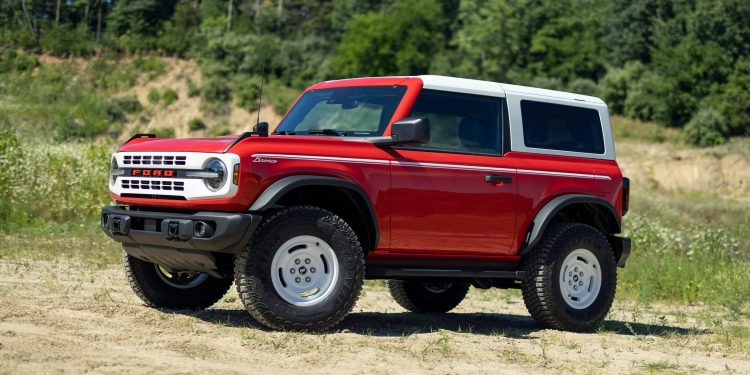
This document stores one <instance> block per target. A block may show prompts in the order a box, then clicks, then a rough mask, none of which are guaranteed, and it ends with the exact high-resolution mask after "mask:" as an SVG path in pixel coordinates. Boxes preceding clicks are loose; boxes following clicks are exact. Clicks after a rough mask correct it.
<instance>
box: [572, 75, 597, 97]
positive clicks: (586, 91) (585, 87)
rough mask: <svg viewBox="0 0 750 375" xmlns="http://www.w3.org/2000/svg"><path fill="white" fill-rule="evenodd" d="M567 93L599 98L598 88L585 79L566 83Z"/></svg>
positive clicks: (594, 83)
mask: <svg viewBox="0 0 750 375" xmlns="http://www.w3.org/2000/svg"><path fill="white" fill-rule="evenodd" d="M567 91H570V92H574V93H576V94H583V95H591V96H599V87H598V86H597V85H596V82H594V81H592V80H590V79H586V78H578V79H574V80H573V81H571V82H570V83H568V88H567Z"/></svg>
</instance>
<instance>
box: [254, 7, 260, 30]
mask: <svg viewBox="0 0 750 375" xmlns="http://www.w3.org/2000/svg"><path fill="white" fill-rule="evenodd" d="M255 33H256V34H260V0H255Z"/></svg>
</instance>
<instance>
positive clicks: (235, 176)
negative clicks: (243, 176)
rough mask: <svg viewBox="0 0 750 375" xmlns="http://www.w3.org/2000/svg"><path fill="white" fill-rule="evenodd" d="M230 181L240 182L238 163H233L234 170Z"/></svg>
mask: <svg viewBox="0 0 750 375" xmlns="http://www.w3.org/2000/svg"><path fill="white" fill-rule="evenodd" d="M232 182H233V183H234V184H235V185H237V183H239V182H240V165H239V164H235V165H234V172H233V173H232Z"/></svg>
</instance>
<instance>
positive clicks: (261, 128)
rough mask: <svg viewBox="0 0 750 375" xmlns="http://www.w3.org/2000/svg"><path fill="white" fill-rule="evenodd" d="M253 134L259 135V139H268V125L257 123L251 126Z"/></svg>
mask: <svg viewBox="0 0 750 375" xmlns="http://www.w3.org/2000/svg"><path fill="white" fill-rule="evenodd" d="M253 133H256V134H258V135H260V136H261V137H268V123H267V122H259V123H257V124H255V126H253Z"/></svg>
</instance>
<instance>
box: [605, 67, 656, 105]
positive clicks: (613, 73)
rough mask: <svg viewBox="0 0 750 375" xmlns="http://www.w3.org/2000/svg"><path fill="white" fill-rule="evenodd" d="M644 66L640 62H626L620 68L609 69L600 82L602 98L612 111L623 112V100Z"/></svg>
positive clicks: (641, 74) (639, 76) (631, 89)
mask: <svg viewBox="0 0 750 375" xmlns="http://www.w3.org/2000/svg"><path fill="white" fill-rule="evenodd" d="M644 71H645V67H644V66H643V64H641V63H640V62H632V63H629V64H626V65H625V66H624V67H622V68H617V69H611V70H610V71H609V72H607V75H606V76H604V78H603V79H602V81H601V82H600V86H601V88H600V92H601V95H602V98H604V100H605V101H606V102H607V105H608V106H609V109H610V111H612V112H613V113H625V101H626V100H627V99H628V94H630V93H631V92H632V91H633V89H634V88H635V86H636V84H637V82H638V80H640V78H641V76H643V72H644Z"/></svg>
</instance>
